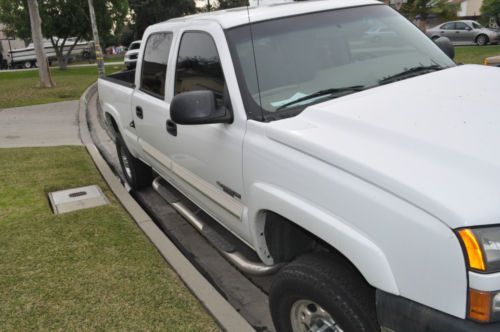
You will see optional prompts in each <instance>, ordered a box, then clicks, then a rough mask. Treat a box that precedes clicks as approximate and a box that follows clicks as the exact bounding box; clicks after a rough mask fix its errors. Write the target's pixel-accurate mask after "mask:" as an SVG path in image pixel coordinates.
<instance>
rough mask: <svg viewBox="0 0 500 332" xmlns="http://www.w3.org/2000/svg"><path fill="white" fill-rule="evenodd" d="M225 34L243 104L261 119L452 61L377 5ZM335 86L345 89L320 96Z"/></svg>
mask: <svg viewBox="0 0 500 332" xmlns="http://www.w3.org/2000/svg"><path fill="white" fill-rule="evenodd" d="M227 35H228V40H229V43H230V48H231V52H232V55H233V59H234V64H235V67H236V72H237V75H238V79H239V82H240V88H241V90H242V96H243V98H244V101H245V107H246V109H247V112H248V113H249V117H250V118H253V119H258V120H266V117H267V119H275V118H280V117H285V116H292V115H294V114H298V112H300V111H301V110H303V109H304V108H305V107H307V106H309V105H311V104H313V103H318V102H322V101H324V100H327V99H328V98H336V97H340V96H343V95H345V94H348V93H355V92H356V91H359V90H360V89H359V87H363V88H370V87H373V86H377V85H380V84H387V83H388V82H387V81H384V79H386V78H388V77H391V76H394V75H396V74H401V73H402V72H404V71H405V70H408V69H410V68H411V69H412V70H414V68H416V67H425V68H426V70H422V71H421V72H419V73H418V74H419V75H420V74H425V73H428V72H430V71H431V70H427V68H446V67H450V66H454V62H453V61H452V60H451V59H450V58H448V57H447V56H446V55H445V54H444V53H443V52H442V51H441V50H440V49H439V48H438V47H437V46H436V45H435V44H434V43H433V42H432V41H431V40H430V39H429V38H428V37H426V36H425V35H424V34H423V33H422V32H420V30H418V28H416V27H415V26H414V25H413V24H411V23H410V22H409V21H408V20H406V19H405V18H404V17H402V16H401V15H399V14H398V13H397V12H395V11H394V10H392V9H391V8H389V7H387V6H380V5H375V6H364V7H355V8H347V9H340V10H331V11H326V12H319V13H309V14H305V15H300V16H294V17H286V18H279V19H275V20H270V21H264V22H258V23H253V24H252V25H251V27H250V26H248V25H246V26H240V27H236V28H233V29H231V30H229V31H228V32H227ZM252 35H253V39H254V44H253V45H252V43H251V36H252ZM254 51H255V56H254ZM414 72H416V71H412V73H414ZM412 76H416V75H415V74H413V75H412ZM348 87H356V89H346V88H348ZM339 90H340V91H343V92H344V91H346V90H348V91H347V93H342V94H338V93H334V94H332V95H329V94H325V93H320V94H318V92H324V91H339ZM309 96H310V98H309ZM299 99H300V100H301V101H299V102H294V101H297V100H299ZM284 105H288V106H287V107H283V106H284ZM291 110H293V112H290V111H291ZM279 113H283V114H281V115H279V116H278V114H279Z"/></svg>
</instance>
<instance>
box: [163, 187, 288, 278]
mask: <svg viewBox="0 0 500 332" xmlns="http://www.w3.org/2000/svg"><path fill="white" fill-rule="evenodd" d="M153 188H154V189H155V190H156V192H157V193H158V194H159V195H160V196H161V197H162V198H163V199H164V200H165V201H167V202H168V203H169V204H170V205H171V206H172V207H173V208H174V209H175V210H176V211H177V212H178V213H179V214H180V215H181V216H183V217H184V218H185V219H186V220H187V221H188V222H189V223H190V224H191V225H192V226H193V227H194V228H195V229H196V230H197V231H198V232H200V233H201V234H202V235H203V236H204V237H205V238H206V239H207V240H208V241H209V242H210V243H211V244H212V245H213V246H214V247H215V248H216V249H217V250H218V251H219V252H220V253H221V254H222V255H223V256H224V257H225V258H226V259H227V260H228V261H229V262H230V263H231V264H233V265H234V266H236V267H237V268H238V269H239V270H241V271H242V272H244V273H247V274H250V275H254V276H265V275H270V274H274V273H276V272H278V270H279V269H280V268H281V267H282V266H283V264H282V263H279V264H274V265H265V264H263V263H261V262H254V261H251V260H249V259H248V258H246V257H245V256H244V255H243V254H242V253H241V252H239V251H237V250H236V248H235V246H234V245H233V244H231V241H229V240H227V239H226V238H224V236H223V235H221V234H219V232H217V231H216V230H214V229H213V228H212V227H211V226H210V225H209V224H208V223H207V222H206V221H204V220H203V218H201V217H200V212H201V210H198V211H196V210H195V209H192V208H190V207H189V206H190V205H193V206H194V204H192V203H191V202H189V201H188V202H186V201H187V198H186V197H185V196H183V195H182V194H181V193H179V192H178V191H177V190H176V189H175V188H174V187H172V186H171V185H170V184H168V183H167V182H166V181H165V180H163V179H162V178H161V177H157V178H156V179H155V180H154V181H153ZM201 213H204V212H201ZM214 222H216V221H214ZM224 231H225V232H227V233H228V234H230V233H229V232H228V231H226V230H224ZM230 236H233V235H232V234H231V235H230ZM237 241H239V240H237Z"/></svg>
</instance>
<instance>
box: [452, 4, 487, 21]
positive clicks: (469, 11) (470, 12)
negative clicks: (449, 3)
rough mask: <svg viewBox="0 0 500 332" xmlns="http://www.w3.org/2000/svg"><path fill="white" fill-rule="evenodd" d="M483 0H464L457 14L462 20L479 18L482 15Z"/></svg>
mask: <svg viewBox="0 0 500 332" xmlns="http://www.w3.org/2000/svg"><path fill="white" fill-rule="evenodd" d="M482 4H483V0H463V1H462V2H461V3H460V10H459V11H458V13H457V16H458V17H459V18H460V19H462V20H477V19H478V18H479V16H481V5H482Z"/></svg>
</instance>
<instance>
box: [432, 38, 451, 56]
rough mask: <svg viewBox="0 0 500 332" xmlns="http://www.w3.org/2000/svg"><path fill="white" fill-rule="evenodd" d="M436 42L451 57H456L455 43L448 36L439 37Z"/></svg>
mask: <svg viewBox="0 0 500 332" xmlns="http://www.w3.org/2000/svg"><path fill="white" fill-rule="evenodd" d="M434 43H436V45H437V46H438V47H439V48H440V49H441V51H443V52H444V53H445V54H446V55H447V56H448V57H450V59H452V60H453V58H455V48H454V46H453V44H452V43H451V41H450V39H448V38H447V37H439V38H437V39H436V40H435V41H434Z"/></svg>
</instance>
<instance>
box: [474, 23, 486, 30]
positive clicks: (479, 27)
mask: <svg viewBox="0 0 500 332" xmlns="http://www.w3.org/2000/svg"><path fill="white" fill-rule="evenodd" d="M472 26H473V27H474V29H484V27H483V26H482V25H481V24H479V23H476V22H472Z"/></svg>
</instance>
